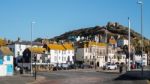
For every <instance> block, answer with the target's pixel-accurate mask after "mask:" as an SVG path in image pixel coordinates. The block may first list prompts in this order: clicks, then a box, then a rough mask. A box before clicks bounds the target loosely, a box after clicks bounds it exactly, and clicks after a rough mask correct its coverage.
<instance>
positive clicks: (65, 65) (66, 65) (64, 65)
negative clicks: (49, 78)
mask: <svg viewBox="0 0 150 84" xmlns="http://www.w3.org/2000/svg"><path fill="white" fill-rule="evenodd" d="M61 68H62V69H64V70H67V69H69V64H65V63H64V64H61Z"/></svg>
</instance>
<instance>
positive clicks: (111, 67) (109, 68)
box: [104, 64, 117, 70]
mask: <svg viewBox="0 0 150 84" xmlns="http://www.w3.org/2000/svg"><path fill="white" fill-rule="evenodd" d="M104 68H105V69H107V70H115V69H117V65H116V64H106V65H105V66H104Z"/></svg>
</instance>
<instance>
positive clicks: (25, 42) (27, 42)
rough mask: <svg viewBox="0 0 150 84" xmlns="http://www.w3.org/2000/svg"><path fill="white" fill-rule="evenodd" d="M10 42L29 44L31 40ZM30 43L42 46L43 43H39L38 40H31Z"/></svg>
mask: <svg viewBox="0 0 150 84" xmlns="http://www.w3.org/2000/svg"><path fill="white" fill-rule="evenodd" d="M12 44H22V45H31V41H21V42H20V41H16V42H14V43H12ZM32 45H38V46H43V44H42V43H40V42H32Z"/></svg>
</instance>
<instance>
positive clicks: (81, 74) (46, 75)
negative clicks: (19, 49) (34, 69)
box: [0, 70, 147, 84]
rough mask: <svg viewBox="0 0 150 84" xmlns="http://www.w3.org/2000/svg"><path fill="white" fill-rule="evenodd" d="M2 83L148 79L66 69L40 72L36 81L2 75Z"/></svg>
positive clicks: (117, 83)
mask: <svg viewBox="0 0 150 84" xmlns="http://www.w3.org/2000/svg"><path fill="white" fill-rule="evenodd" d="M131 75H132V74H131ZM0 84H147V81H145V80H136V79H130V78H129V77H127V76H126V75H124V74H119V73H118V72H113V71H111V72H110V71H106V72H102V71H99V72H97V71H95V70H65V71H52V72H38V74H37V80H36V81H34V77H32V76H31V75H25V74H24V75H14V76H10V77H0Z"/></svg>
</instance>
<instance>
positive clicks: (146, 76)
mask: <svg viewBox="0 0 150 84" xmlns="http://www.w3.org/2000/svg"><path fill="white" fill-rule="evenodd" d="M115 80H150V71H144V72H143V74H142V72H141V71H128V72H126V73H124V74H121V75H120V76H119V77H117V78H116V79H115Z"/></svg>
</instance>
